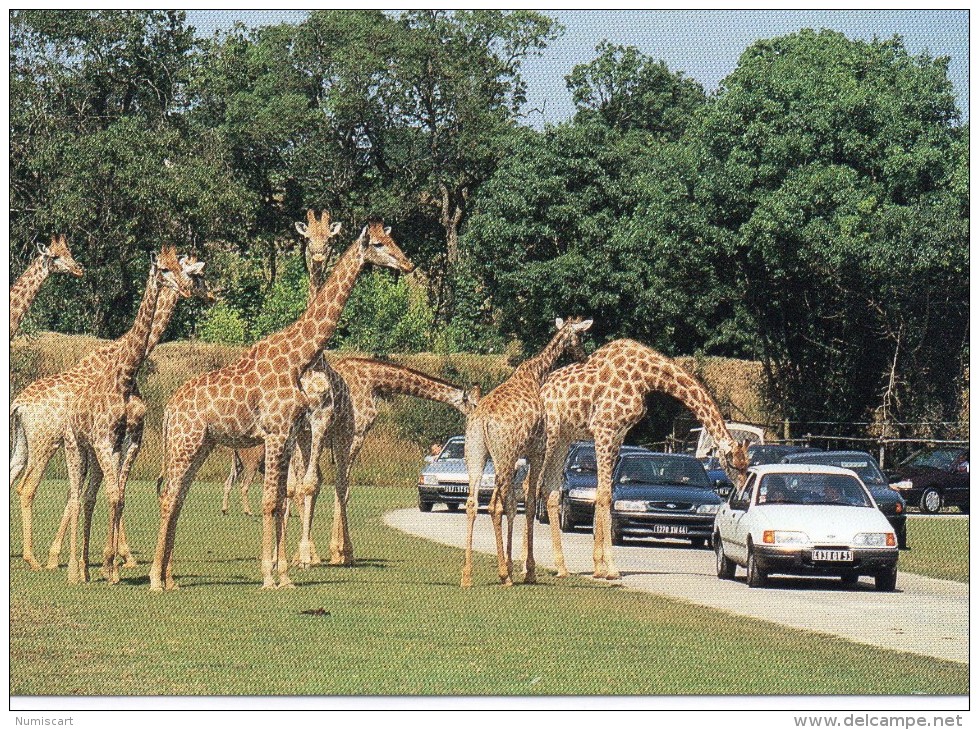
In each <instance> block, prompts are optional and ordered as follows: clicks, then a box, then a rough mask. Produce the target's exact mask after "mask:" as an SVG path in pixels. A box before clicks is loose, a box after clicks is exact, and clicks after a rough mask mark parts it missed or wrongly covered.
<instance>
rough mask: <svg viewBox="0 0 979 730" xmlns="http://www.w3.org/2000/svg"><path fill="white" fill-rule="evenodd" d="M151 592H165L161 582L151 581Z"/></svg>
mask: <svg viewBox="0 0 979 730" xmlns="http://www.w3.org/2000/svg"><path fill="white" fill-rule="evenodd" d="M150 593H163V586H161V585H160V584H159V583H150Z"/></svg>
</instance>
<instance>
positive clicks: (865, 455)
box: [784, 451, 877, 463]
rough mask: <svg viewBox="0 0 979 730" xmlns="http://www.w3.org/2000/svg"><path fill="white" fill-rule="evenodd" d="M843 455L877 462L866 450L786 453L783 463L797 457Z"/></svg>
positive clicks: (813, 457) (835, 456)
mask: <svg viewBox="0 0 979 730" xmlns="http://www.w3.org/2000/svg"><path fill="white" fill-rule="evenodd" d="M844 457H861V458H867V459H872V460H873V461H874V463H876V462H877V460H876V459H874V457H873V456H872V455H871V454H869V453H868V452H866V451H803V452H799V453H797V454H787V455H786V456H785V459H784V461H785V463H789V462H790V461H796V460H799V459H827V458H828V459H840V458H844Z"/></svg>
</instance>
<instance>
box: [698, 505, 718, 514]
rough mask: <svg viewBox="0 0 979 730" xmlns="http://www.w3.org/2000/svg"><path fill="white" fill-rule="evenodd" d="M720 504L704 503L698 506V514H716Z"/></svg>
mask: <svg viewBox="0 0 979 730" xmlns="http://www.w3.org/2000/svg"><path fill="white" fill-rule="evenodd" d="M718 507H720V505H719V504H702V505H700V506H699V507H698V508H697V514H698V515H716V514H717V508H718Z"/></svg>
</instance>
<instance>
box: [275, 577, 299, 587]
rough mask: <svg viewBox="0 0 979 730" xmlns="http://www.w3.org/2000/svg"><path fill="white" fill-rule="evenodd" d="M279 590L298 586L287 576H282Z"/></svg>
mask: <svg viewBox="0 0 979 730" xmlns="http://www.w3.org/2000/svg"><path fill="white" fill-rule="evenodd" d="M276 587H277V588H295V587H296V584H295V583H293V582H292V581H291V580H289V578H288V577H287V576H282V577H281V578H279V585H278V586H276Z"/></svg>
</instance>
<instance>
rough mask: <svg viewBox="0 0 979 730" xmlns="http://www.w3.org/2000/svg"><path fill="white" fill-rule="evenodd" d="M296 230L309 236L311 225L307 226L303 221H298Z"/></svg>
mask: <svg viewBox="0 0 979 730" xmlns="http://www.w3.org/2000/svg"><path fill="white" fill-rule="evenodd" d="M296 230H297V231H298V232H299V235H300V236H303V237H304V238H309V226H307V225H306V224H305V223H303V222H302V221H296Z"/></svg>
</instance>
